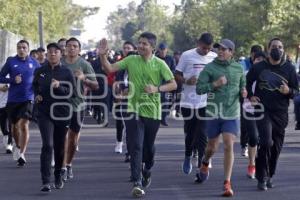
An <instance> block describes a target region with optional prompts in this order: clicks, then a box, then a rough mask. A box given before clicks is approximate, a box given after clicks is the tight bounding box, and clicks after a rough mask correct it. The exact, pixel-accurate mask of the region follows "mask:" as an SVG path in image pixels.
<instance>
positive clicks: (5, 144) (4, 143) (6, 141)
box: [2, 135, 8, 148]
mask: <svg viewBox="0 0 300 200" xmlns="http://www.w3.org/2000/svg"><path fill="white" fill-rule="evenodd" d="M2 141H3V146H4V147H5V148H6V146H7V143H8V135H4V136H3V140H2Z"/></svg>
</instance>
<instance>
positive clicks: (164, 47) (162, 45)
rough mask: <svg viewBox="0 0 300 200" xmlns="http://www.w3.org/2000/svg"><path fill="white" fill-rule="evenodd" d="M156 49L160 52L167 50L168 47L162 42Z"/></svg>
mask: <svg viewBox="0 0 300 200" xmlns="http://www.w3.org/2000/svg"><path fill="white" fill-rule="evenodd" d="M158 48H159V49H161V50H163V49H166V48H168V45H167V44H166V43H164V42H162V43H160V44H159V45H158Z"/></svg>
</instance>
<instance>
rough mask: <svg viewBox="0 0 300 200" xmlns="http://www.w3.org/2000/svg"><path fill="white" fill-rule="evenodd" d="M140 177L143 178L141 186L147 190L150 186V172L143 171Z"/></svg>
mask: <svg viewBox="0 0 300 200" xmlns="http://www.w3.org/2000/svg"><path fill="white" fill-rule="evenodd" d="M142 175H143V177H142V186H143V187H144V188H147V187H149V186H150V184H151V171H149V170H143V172H142Z"/></svg>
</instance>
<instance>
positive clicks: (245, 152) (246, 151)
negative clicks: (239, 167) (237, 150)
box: [241, 147, 249, 158]
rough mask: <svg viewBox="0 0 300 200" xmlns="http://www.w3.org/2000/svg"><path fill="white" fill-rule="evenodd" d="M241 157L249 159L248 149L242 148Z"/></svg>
mask: <svg viewBox="0 0 300 200" xmlns="http://www.w3.org/2000/svg"><path fill="white" fill-rule="evenodd" d="M241 155H242V156H244V157H246V158H248V156H249V155H248V147H245V148H242V151H241Z"/></svg>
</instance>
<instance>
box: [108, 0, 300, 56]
mask: <svg viewBox="0 0 300 200" xmlns="http://www.w3.org/2000/svg"><path fill="white" fill-rule="evenodd" d="M107 30H108V32H109V36H110V39H111V40H112V41H113V42H114V47H116V46H119V47H120V46H121V45H122V41H123V40H133V41H136V38H137V36H138V35H139V34H140V33H141V32H143V31H151V32H153V33H155V34H156V35H157V36H158V38H159V41H167V42H168V43H169V45H170V47H171V48H172V49H173V50H181V51H184V50H187V49H190V48H193V47H194V46H195V45H196V40H197V38H198V37H199V36H200V34H201V33H203V32H211V33H212V34H213V35H214V37H215V40H216V41H217V40H219V39H221V38H229V39H231V40H233V41H234V42H235V43H236V47H237V48H236V55H237V56H240V55H248V54H249V50H250V47H251V46H252V45H254V44H260V45H262V46H266V44H267V42H268V41H269V39H271V38H272V37H275V36H277V37H280V38H282V39H283V41H284V44H285V48H286V50H287V51H290V52H292V51H294V49H295V48H296V47H297V46H298V45H299V44H300V31H299V30H300V1H299V0H251V1H249V0H218V1H216V0H182V1H181V5H176V6H175V9H174V13H173V14H172V15H171V16H170V15H168V14H167V12H166V8H165V7H163V6H161V5H158V4H157V1H156V0H142V2H141V4H140V5H138V6H137V5H136V4H135V3H134V2H131V3H130V4H128V7H127V8H119V9H118V11H115V12H112V13H111V15H110V17H109V19H108V26H107Z"/></svg>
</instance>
